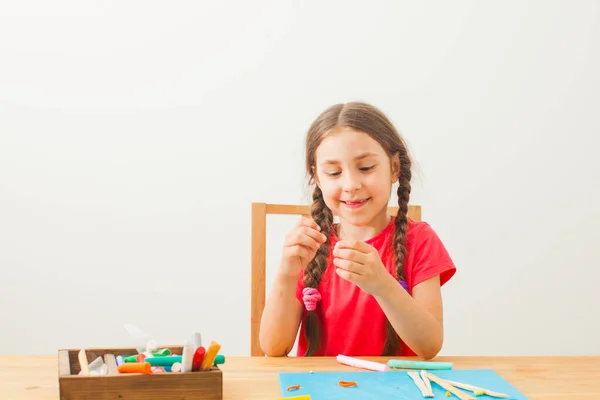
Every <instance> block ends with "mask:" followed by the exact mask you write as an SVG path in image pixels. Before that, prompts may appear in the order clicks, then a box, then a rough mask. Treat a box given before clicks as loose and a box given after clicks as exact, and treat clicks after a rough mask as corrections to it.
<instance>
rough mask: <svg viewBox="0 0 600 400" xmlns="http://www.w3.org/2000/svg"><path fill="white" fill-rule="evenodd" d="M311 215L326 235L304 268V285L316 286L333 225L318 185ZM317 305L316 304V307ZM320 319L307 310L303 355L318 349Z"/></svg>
mask: <svg viewBox="0 0 600 400" xmlns="http://www.w3.org/2000/svg"><path fill="white" fill-rule="evenodd" d="M311 215H312V218H313V220H314V221H315V222H316V223H317V225H319V226H320V227H321V233H322V234H324V235H325V236H326V237H327V240H326V241H325V243H323V244H322V245H321V247H320V248H319V250H317V254H316V255H315V258H313V260H312V261H311V262H310V263H309V264H308V265H307V267H306V269H305V270H304V286H305V287H311V288H315V289H316V288H317V287H318V286H319V283H320V282H321V277H322V276H323V273H324V272H325V270H326V269H327V257H328V255H329V236H330V234H331V228H332V226H333V214H332V212H331V210H330V209H329V208H328V207H327V205H326V204H325V200H324V199H323V193H322V192H321V189H319V187H318V186H315V190H314V191H313V204H312V207H311ZM318 307H319V305H318V304H317V308H318ZM320 325H321V321H320V319H319V316H318V314H317V310H314V311H308V312H307V315H306V323H305V325H304V327H305V328H304V333H305V336H306V339H307V342H308V349H307V350H306V354H305V356H312V355H314V354H315V353H316V351H317V350H318V349H319V346H320V344H321V332H320V331H321V326H320Z"/></svg>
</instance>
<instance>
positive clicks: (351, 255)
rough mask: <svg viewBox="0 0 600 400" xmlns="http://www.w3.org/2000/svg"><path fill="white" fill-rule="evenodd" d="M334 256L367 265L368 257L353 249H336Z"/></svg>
mask: <svg viewBox="0 0 600 400" xmlns="http://www.w3.org/2000/svg"><path fill="white" fill-rule="evenodd" d="M333 256H334V257H336V258H341V259H344V260H348V261H354V262H355V263H358V264H366V263H367V257H366V255H365V254H364V253H359V252H358V251H355V250H352V249H340V248H337V247H336V248H334V249H333Z"/></svg>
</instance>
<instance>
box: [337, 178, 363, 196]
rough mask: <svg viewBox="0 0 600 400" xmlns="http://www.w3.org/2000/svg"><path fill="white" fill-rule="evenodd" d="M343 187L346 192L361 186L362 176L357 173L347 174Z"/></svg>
mask: <svg viewBox="0 0 600 400" xmlns="http://www.w3.org/2000/svg"><path fill="white" fill-rule="evenodd" d="M342 185H343V186H342V189H343V190H344V191H345V192H352V191H355V190H358V189H360V188H361V186H362V184H361V182H360V177H358V176H356V175H355V174H346V176H345V177H344V181H343V183H342Z"/></svg>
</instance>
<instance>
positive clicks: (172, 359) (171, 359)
mask: <svg viewBox="0 0 600 400" xmlns="http://www.w3.org/2000/svg"><path fill="white" fill-rule="evenodd" d="M181 359H182V356H164V357H147V358H146V359H145V360H144V361H145V362H147V363H150V365H152V366H153V367H170V366H172V365H173V364H174V363H176V362H178V363H180V362H181Z"/></svg>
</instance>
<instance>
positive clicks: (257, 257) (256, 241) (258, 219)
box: [250, 203, 421, 357]
mask: <svg viewBox="0 0 600 400" xmlns="http://www.w3.org/2000/svg"><path fill="white" fill-rule="evenodd" d="M388 212H389V213H390V215H396V214H397V213H398V207H397V206H396V207H389V208H388ZM268 214H280V215H281V214H284V215H310V206H308V205H287V204H266V203H252V275H251V286H252V287H251V291H252V300H251V311H250V355H251V356H253V357H254V356H264V353H263V352H262V350H261V349H260V343H259V340H258V338H259V331H260V319H261V317H262V313H263V309H264V308H265V281H266V252H267V215H268ZM408 216H409V218H411V219H412V220H415V221H420V220H421V206H417V205H409V206H408Z"/></svg>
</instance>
